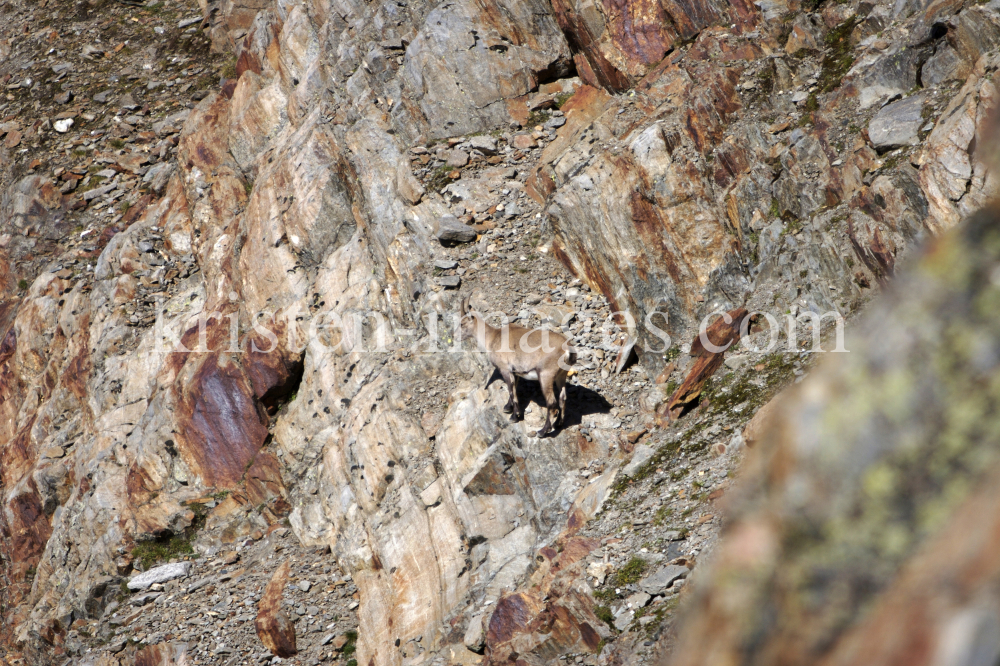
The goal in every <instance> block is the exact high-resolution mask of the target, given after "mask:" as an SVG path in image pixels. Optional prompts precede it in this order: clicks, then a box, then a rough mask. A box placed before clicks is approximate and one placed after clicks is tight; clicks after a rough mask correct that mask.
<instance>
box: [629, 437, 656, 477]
mask: <svg viewBox="0 0 1000 666" xmlns="http://www.w3.org/2000/svg"><path fill="white" fill-rule="evenodd" d="M654 455H656V449H654V448H653V447H651V446H647V445H646V444H640V445H639V446H637V447H635V451H634V452H633V453H632V460H631V461H629V463H628V464H627V465H625V467H623V468H622V474H624V475H625V476H627V477H629V478H632V477H633V476H635V474H636V472H638V471H639V469H640V468H642V466H643V465H645V464H646V463H647V462H649V460H650V458H652V457H653V456H654Z"/></svg>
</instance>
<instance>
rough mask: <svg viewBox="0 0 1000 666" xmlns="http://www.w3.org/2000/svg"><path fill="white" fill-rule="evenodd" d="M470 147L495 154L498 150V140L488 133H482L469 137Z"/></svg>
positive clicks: (488, 153)
mask: <svg viewBox="0 0 1000 666" xmlns="http://www.w3.org/2000/svg"><path fill="white" fill-rule="evenodd" d="M469 147H470V148H474V149H475V150H478V151H479V152H481V153H483V154H485V155H493V154H495V153H496V152H497V140H496V139H494V138H493V137H491V136H489V135H487V134H480V135H479V136H474V137H472V138H471V139H469Z"/></svg>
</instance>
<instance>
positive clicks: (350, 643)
mask: <svg viewBox="0 0 1000 666" xmlns="http://www.w3.org/2000/svg"><path fill="white" fill-rule="evenodd" d="M344 636H345V637H346V638H347V642H346V643H344V647H342V648H340V654H341V656H343V657H350V656H351V655H352V654H354V653H355V652H357V649H358V632H356V631H354V630H350V631H347V632H345V633H344ZM351 662H354V664H355V665H356V664H357V663H358V662H357V661H355V660H354V659H351V660H350V661H348V662H347V663H348V664H350V663H351Z"/></svg>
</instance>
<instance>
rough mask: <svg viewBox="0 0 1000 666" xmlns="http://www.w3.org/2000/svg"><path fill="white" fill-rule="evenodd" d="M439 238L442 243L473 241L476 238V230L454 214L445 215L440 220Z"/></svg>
mask: <svg viewBox="0 0 1000 666" xmlns="http://www.w3.org/2000/svg"><path fill="white" fill-rule="evenodd" d="M437 238H438V240H439V241H441V242H442V243H471V242H472V241H474V240H476V230H475V229H473V228H472V227H470V226H469V225H467V224H462V223H461V222H459V221H458V218H457V217H455V216H454V215H443V216H441V219H440V220H439V221H438V228H437Z"/></svg>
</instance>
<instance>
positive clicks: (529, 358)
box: [461, 298, 576, 437]
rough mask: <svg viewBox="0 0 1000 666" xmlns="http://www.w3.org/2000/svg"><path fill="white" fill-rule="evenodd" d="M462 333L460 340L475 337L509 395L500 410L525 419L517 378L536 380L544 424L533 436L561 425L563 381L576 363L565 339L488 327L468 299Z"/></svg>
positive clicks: (547, 333)
mask: <svg viewBox="0 0 1000 666" xmlns="http://www.w3.org/2000/svg"><path fill="white" fill-rule="evenodd" d="M461 331H462V337H463V338H475V340H476V343H477V344H478V345H479V349H480V350H482V351H484V352H486V354H487V355H488V356H489V359H490V362H491V363H493V365H494V366H496V368H497V370H499V371H500V375H501V376H502V377H503V380H504V382H505V383H506V384H507V390H508V391H509V392H510V398H509V399H508V400H507V404H506V405H505V406H504V408H503V411H504V413H505V414H510V420H511V421H513V422H515V423H517V422H518V421H519V420H520V419H521V418H523V416H524V412H523V411H522V410H521V405H520V404H519V403H518V399H517V379H518V377H521V378H524V379H532V380H537V381H538V382H539V383H540V384H541V385H542V393H543V394H544V395H545V407H546V414H545V425H544V426H542V429H541V430H539V431H538V432H536V433H535V434H534V437H545V436H546V435H548V434H549V433H550V432H551V431H552V426H553V423H555V425H561V424H562V422H563V420H564V419H565V416H566V379H567V378H568V377H569V370H570V367H571V366H572V365H573V364H574V363H576V350H575V349H573V348H572V347H570V345H569V341H568V340H567V339H566V338H565V337H563V336H562V335H559V334H558V333H555V332H552V331H547V330H544V329H540V328H535V329H528V328H524V327H523V326H516V325H508V326H504V327H502V328H497V327H495V326H490V325H489V324H487V323H486V319H485V318H484V317H483V316H482V315H481V314H480V313H479V312H476V311H475V310H473V309H472V306H471V305H470V304H469V299H468V298H465V299H464V300H463V301H462V326H461ZM553 411H554V412H555V418H554V419H553V414H552V413H553Z"/></svg>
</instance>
